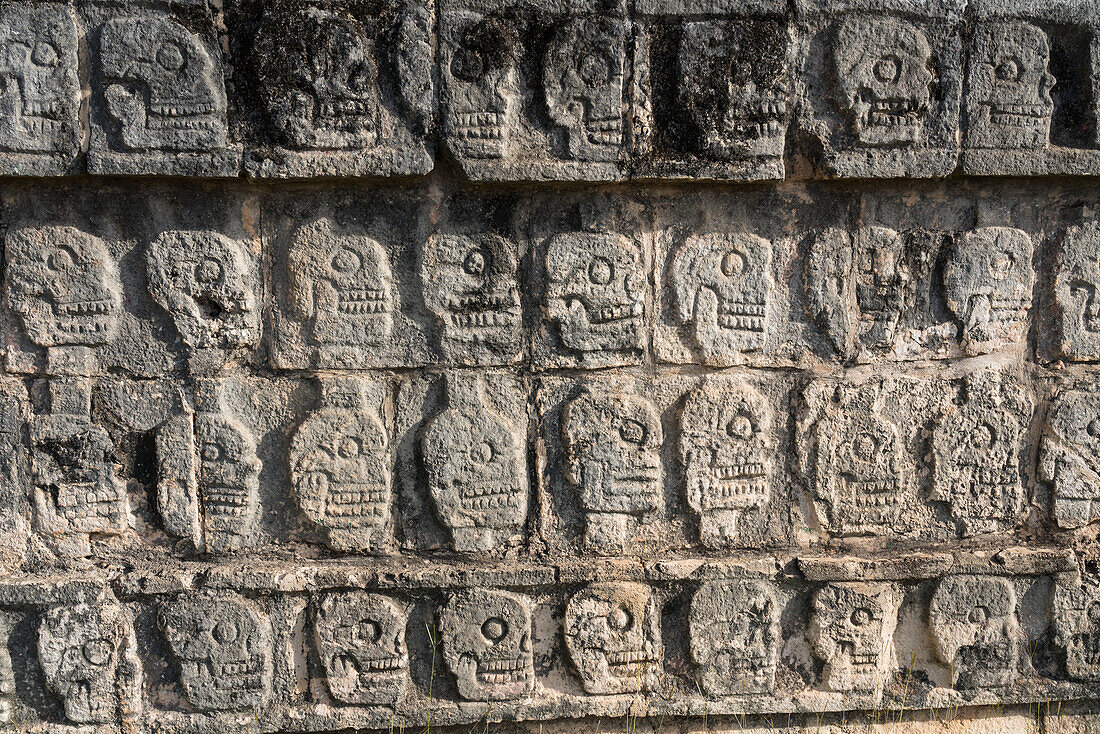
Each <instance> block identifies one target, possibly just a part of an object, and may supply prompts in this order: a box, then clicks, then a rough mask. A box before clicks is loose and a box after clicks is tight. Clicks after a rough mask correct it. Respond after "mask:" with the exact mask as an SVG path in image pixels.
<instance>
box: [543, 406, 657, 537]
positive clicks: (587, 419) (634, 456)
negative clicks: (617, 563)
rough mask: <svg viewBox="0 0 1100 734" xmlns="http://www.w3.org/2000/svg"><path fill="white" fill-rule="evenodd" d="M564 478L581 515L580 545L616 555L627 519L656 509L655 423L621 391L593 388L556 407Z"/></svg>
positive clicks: (653, 412) (652, 412)
mask: <svg viewBox="0 0 1100 734" xmlns="http://www.w3.org/2000/svg"><path fill="white" fill-rule="evenodd" d="M561 427H562V443H563V445H564V447H565V478H566V480H567V481H568V482H569V483H570V484H572V485H574V486H575V487H576V488H577V491H578V494H579V496H580V503H581V507H582V508H583V509H584V512H585V533H584V542H585V546H586V547H588V548H590V549H592V550H596V551H601V552H608V553H620V552H622V551H623V549H624V548H625V547H626V546H627V545H628V544H629V539H630V537H631V536H632V535H633V529H634V528H633V527H632V523H631V519H632V518H644V517H646V516H649V515H652V514H653V513H655V512H657V511H658V510H660V509H661V504H662V494H663V493H662V476H661V457H660V449H661V442H662V439H663V432H662V429H661V419H660V416H659V414H658V413H657V409H656V408H655V407H654V406H653V404H652V403H651V402H650V401H649V400H647V399H645V398H643V397H641V396H640V395H636V394H631V393H629V392H626V391H625V390H620V389H613V388H599V387H596V386H593V387H591V388H589V389H588V390H587V391H586V392H584V393H583V394H582V395H580V396H579V397H577V398H576V399H574V400H571V401H570V402H569V403H567V404H566V406H565V407H564V408H563V409H562V418H561Z"/></svg>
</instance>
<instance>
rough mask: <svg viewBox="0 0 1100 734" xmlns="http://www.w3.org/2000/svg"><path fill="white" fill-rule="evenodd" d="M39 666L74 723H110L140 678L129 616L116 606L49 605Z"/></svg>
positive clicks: (40, 633)
mask: <svg viewBox="0 0 1100 734" xmlns="http://www.w3.org/2000/svg"><path fill="white" fill-rule="evenodd" d="M38 662H39V665H40V666H41V668H42V676H43V677H44V678H45V680H46V686H47V688H49V689H50V690H51V691H53V692H54V693H56V694H57V695H58V696H60V697H61V699H62V702H63V703H64V706H65V718H67V719H68V720H69V721H70V722H72V723H73V724H110V723H113V722H115V721H117V720H118V718H119V716H120V714H122V713H124V711H123V709H124V708H125V707H126V705H127V703H126V702H125V701H123V700H120V694H121V693H122V689H123V688H125V687H126V685H125V684H126V683H134V682H136V681H138V680H139V676H140V670H139V668H138V665H139V663H138V662H137V651H136V645H135V642H134V639H133V629H132V626H131V621H130V617H129V614H128V613H127V612H126V610H125V609H123V607H121V606H119V605H118V604H114V603H106V604H103V603H101V604H95V605H93V604H74V605H71V606H58V607H51V608H50V609H48V610H46V612H45V614H43V615H42V622H41V625H40V626H39V628H38Z"/></svg>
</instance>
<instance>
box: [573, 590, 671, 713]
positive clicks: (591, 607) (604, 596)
mask: <svg viewBox="0 0 1100 734" xmlns="http://www.w3.org/2000/svg"><path fill="white" fill-rule="evenodd" d="M565 650H566V652H567V653H568V655H569V659H570V661H571V662H572V664H573V668H574V670H575V671H576V672H577V675H578V676H580V679H581V685H582V686H583V688H584V690H585V692H586V693H590V694H596V695H606V694H618V693H637V692H641V691H652V690H655V689H656V688H657V686H658V683H659V680H658V678H659V673H660V664H661V653H662V648H661V619H660V611H659V609H658V607H657V599H656V597H655V596H654V593H653V590H652V589H651V588H650V587H649V586H646V585H645V584H637V583H630V582H618V581H616V582H599V583H594V584H590V585H589V586H587V587H586V588H584V589H582V590H581V591H579V592H577V593H576V594H574V595H573V597H572V598H571V599H570V600H569V602H568V604H566V607H565Z"/></svg>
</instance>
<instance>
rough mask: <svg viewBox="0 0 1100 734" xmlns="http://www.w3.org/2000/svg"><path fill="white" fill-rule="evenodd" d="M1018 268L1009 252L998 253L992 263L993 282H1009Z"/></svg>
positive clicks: (990, 273) (990, 269)
mask: <svg viewBox="0 0 1100 734" xmlns="http://www.w3.org/2000/svg"><path fill="white" fill-rule="evenodd" d="M1015 268H1016V260H1015V258H1013V257H1012V255H1011V254H1009V253H1007V252H998V253H997V254H996V255H994V256H993V262H992V263H990V268H989V275H990V277H992V278H993V280H1008V278H1009V277H1011V276H1012V271H1013V270H1014V269H1015Z"/></svg>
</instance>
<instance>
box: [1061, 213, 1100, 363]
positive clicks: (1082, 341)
mask: <svg viewBox="0 0 1100 734" xmlns="http://www.w3.org/2000/svg"><path fill="white" fill-rule="evenodd" d="M1060 264H1061V268H1060V269H1059V270H1058V271H1057V273H1056V274H1055V280H1054V297H1055V300H1056V301H1057V306H1058V309H1057V313H1058V315H1059V317H1060V327H1061V328H1060V330H1059V331H1060V334H1059V335H1060V337H1061V351H1062V354H1063V355H1065V356H1067V357H1069V358H1071V359H1094V358H1096V357H1100V222H1097V221H1095V220H1090V221H1088V222H1086V223H1085V224H1083V225H1080V226H1073V227H1070V228H1069V229H1067V230H1066V232H1065V234H1064V235H1063V236H1062V253H1061V263H1060Z"/></svg>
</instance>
